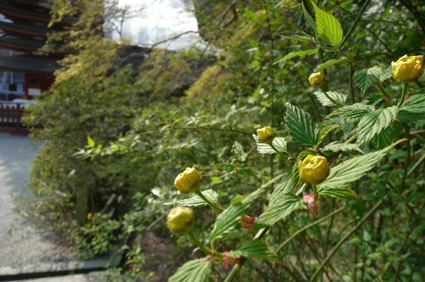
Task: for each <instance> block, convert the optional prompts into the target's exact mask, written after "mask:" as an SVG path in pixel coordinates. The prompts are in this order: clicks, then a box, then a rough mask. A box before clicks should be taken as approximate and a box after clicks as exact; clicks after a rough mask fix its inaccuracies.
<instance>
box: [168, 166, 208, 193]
mask: <svg viewBox="0 0 425 282" xmlns="http://www.w3.org/2000/svg"><path fill="white" fill-rule="evenodd" d="M201 182H202V175H201V174H200V173H199V172H198V171H197V170H196V168H194V167H192V168H190V167H188V168H186V170H185V171H183V172H182V173H180V174H179V175H177V177H176V180H174V185H175V186H176V187H177V189H179V191H180V192H181V193H183V194H187V193H189V192H195V191H196V190H198V189H199V186H200V185H201Z"/></svg>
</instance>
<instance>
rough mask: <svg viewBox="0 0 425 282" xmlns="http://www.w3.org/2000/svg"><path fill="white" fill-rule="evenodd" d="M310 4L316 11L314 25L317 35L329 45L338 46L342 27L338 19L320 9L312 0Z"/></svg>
mask: <svg viewBox="0 0 425 282" xmlns="http://www.w3.org/2000/svg"><path fill="white" fill-rule="evenodd" d="M311 4H312V5H313V7H314V11H315V12H316V27H317V32H318V34H319V37H320V38H321V39H322V40H323V41H324V42H325V43H326V44H327V45H329V46H333V47H336V46H338V44H339V43H340V42H341V40H342V28H341V25H340V23H339V21H338V19H336V18H335V17H334V16H332V15H331V14H329V13H327V12H325V11H323V10H321V9H320V8H319V7H317V6H316V4H314V2H313V1H312V2H311Z"/></svg>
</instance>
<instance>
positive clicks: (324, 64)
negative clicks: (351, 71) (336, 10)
mask: <svg viewBox="0 0 425 282" xmlns="http://www.w3.org/2000/svg"><path fill="white" fill-rule="evenodd" d="M345 62H348V59H347V58H346V57H342V58H340V59H332V60H329V61H326V62H324V63H323V64H320V65H319V66H318V67H317V68H316V72H318V71H321V70H324V69H327V68H328V67H330V66H332V65H335V64H338V63H345Z"/></svg>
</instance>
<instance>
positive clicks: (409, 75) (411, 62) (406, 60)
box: [391, 55, 424, 82]
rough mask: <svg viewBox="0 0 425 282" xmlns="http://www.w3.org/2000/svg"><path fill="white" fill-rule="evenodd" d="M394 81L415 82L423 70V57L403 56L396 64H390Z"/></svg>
mask: <svg viewBox="0 0 425 282" xmlns="http://www.w3.org/2000/svg"><path fill="white" fill-rule="evenodd" d="M391 67H392V69H393V77H394V79H395V80H399V81H403V82H409V81H415V80H417V79H418V78H419V77H420V76H421V75H422V72H423V70H424V56H422V55H421V56H411V57H409V56H407V55H404V56H403V57H401V58H400V59H398V60H397V62H391Z"/></svg>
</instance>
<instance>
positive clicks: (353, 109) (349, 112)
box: [334, 103, 375, 118]
mask: <svg viewBox="0 0 425 282" xmlns="http://www.w3.org/2000/svg"><path fill="white" fill-rule="evenodd" d="M373 110H375V107H374V106H370V105H365V104H361V103H356V104H353V105H349V106H344V107H342V108H339V109H338V110H336V111H335V112H334V113H335V114H338V115H341V116H345V117H350V118H361V117H363V116H365V115H367V114H368V113H370V112H372V111H373Z"/></svg>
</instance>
